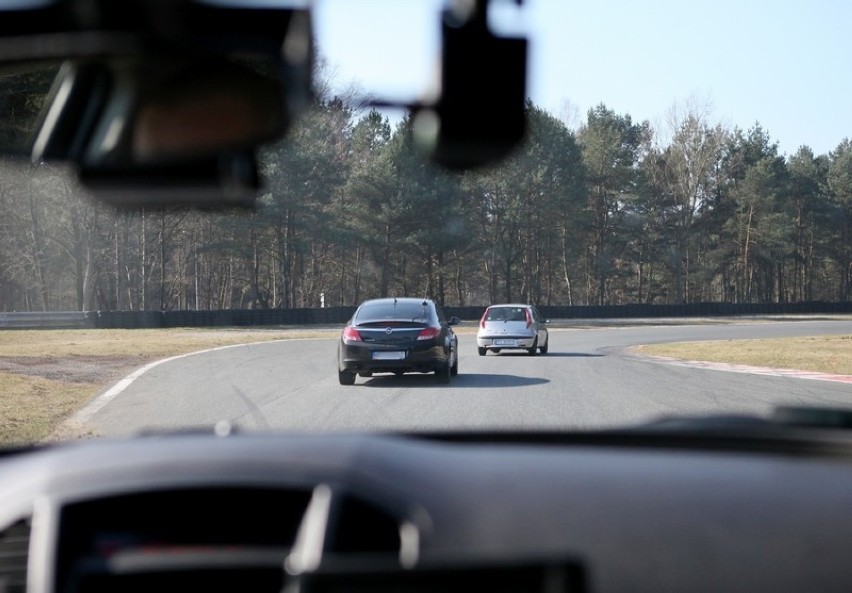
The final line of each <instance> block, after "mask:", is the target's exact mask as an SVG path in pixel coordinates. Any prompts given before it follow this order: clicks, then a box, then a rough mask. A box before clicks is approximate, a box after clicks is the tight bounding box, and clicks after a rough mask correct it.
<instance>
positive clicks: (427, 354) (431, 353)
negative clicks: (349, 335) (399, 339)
mask: <svg viewBox="0 0 852 593" xmlns="http://www.w3.org/2000/svg"><path fill="white" fill-rule="evenodd" d="M395 353H401V354H402V356H401V357H400V358H398V359H384V360H383V359H377V357H381V356H397V355H398V354H395ZM448 362H449V357H448V354H447V353H446V352H445V351H444V348H443V346H438V345H431V346H430V345H424V346H423V347H414V348H411V349H408V350H404V349H400V350H394V349H392V348H386V349H383V350H377V349H376V347H375V346H369V347H368V346H365V345H363V344H358V343H346V342H342V343H341V344H340V350H339V356H338V368H339V370H341V371H350V372H355V373H362V372H371V373H398V372H403V373H431V372H434V371H440V370H443V369H445V368H446V367H447V364H448Z"/></svg>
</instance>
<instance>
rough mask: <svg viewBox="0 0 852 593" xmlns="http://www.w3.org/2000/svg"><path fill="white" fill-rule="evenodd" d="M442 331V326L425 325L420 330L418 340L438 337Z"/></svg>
mask: <svg viewBox="0 0 852 593" xmlns="http://www.w3.org/2000/svg"><path fill="white" fill-rule="evenodd" d="M440 333H441V328H440V327H425V328H423V329H422V330H420V333H419V334H418V335H417V339H418V340H432V339H434V338H437V337H438V335H439V334H440Z"/></svg>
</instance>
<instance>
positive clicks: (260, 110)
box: [0, 0, 313, 206]
mask: <svg viewBox="0 0 852 593" xmlns="http://www.w3.org/2000/svg"><path fill="white" fill-rule="evenodd" d="M13 4H14V7H15V9H4V8H3V7H2V6H0V108H2V109H3V110H4V116H5V117H4V118H3V119H5V120H6V121H4V122H2V124H0V154H2V155H10V154H20V153H21V152H24V151H25V150H27V149H29V151H30V154H31V157H32V159H33V160H34V161H36V162H38V161H61V162H68V163H71V164H74V165H76V166H77V168H78V169H79V170H80V178H81V180H82V182H83V184H84V185H86V186H87V187H89V188H90V189H92V190H94V191H95V192H96V193H100V194H101V195H102V197H104V198H106V199H107V200H110V197H111V195H112V194H116V195H122V196H124V198H122V199H120V200H118V201H119V202H121V203H128V201H127V200H126V198H127V197H128V196H131V195H133V196H136V197H140V198H141V197H144V196H147V198H145V199H144V205H159V204H160V201H161V200H162V203H163V204H172V203H174V201H175V199H174V198H175V197H179V198H180V199H179V200H178V201H180V202H183V203H187V202H190V203H191V202H194V201H195V200H196V199H199V200H202V202H201V203H202V204H203V205H214V202H215V201H217V200H221V199H222V197H223V196H227V198H226V199H224V205H228V206H230V205H233V199H232V198H233V197H234V195H235V194H234V189H238V190H239V191H238V192H237V194H239V195H240V196H241V197H240V200H238V201H243V198H245V193H246V191H250V190H251V189H252V188H253V189H256V188H257V185H258V184H257V171H256V166H255V159H254V155H253V152H254V151H255V150H256V149H257V148H258V147H259V146H260V145H262V144H263V143H266V142H269V141H271V140H273V139H276V138H278V137H280V136H282V135H283V134H284V133H285V131H286V130H287V128H288V126H289V125H290V123H291V122H292V120H293V119H294V117H295V115H296V114H297V113H298V111H300V110H301V109H302V108H303V107H304V106H306V105H307V104H308V103H309V102H310V99H311V95H312V93H311V88H312V87H311V75H312V67H313V47H312V33H311V21H310V15H309V11H308V8H307V4H306V2H295V0H292V1H287V0H281V1H278V2H275V3H270V2H251V3H246V2H240V1H238V0H215V1H212V0H169V1H168V2H166V3H164V2H162V1H159V0H136V1H134V2H132V3H131V2H128V3H126V4H123V5H122V8H121V10H116V7H115V2H114V1H113V0H56V1H55V2H44V1H40V0H32V1H27V0H22V1H21V2H19V3H13ZM25 84H26V85H28V86H27V87H26V88H27V90H26V92H25V93H22V91H21V89H22V88H23V87H24V85H25ZM9 114H14V115H15V117H9ZM169 187H172V188H173V190H174V191H173V192H170V191H169V189H168V188H169ZM187 188H195V189H193V190H192V191H187ZM204 188H206V190H213V191H202V190H203V189H204ZM215 190H219V191H215ZM217 196H218V197H217ZM133 201H134V200H130V202H133Z"/></svg>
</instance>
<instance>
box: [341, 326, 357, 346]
mask: <svg viewBox="0 0 852 593" xmlns="http://www.w3.org/2000/svg"><path fill="white" fill-rule="evenodd" d="M343 339H344V340H346V341H347V342H360V341H361V334H359V333H358V330H357V329H355V328H354V327H351V326H348V325H347V326H346V327H344V328H343Z"/></svg>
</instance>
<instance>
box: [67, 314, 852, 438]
mask: <svg viewBox="0 0 852 593" xmlns="http://www.w3.org/2000/svg"><path fill="white" fill-rule="evenodd" d="M465 325H466V326H473V325H474V323H473V322H471V323H467V324H465ZM826 334H852V320H818V321H781V322H778V321H773V322H737V323H726V324H700V323H694V324H693V323H690V322H686V323H685V324H673V325H652V324H647V325H639V326H634V327H612V326H607V325H603V326H598V327H584V326H582V325H581V324H577V326H575V327H561V328H560V327H554V328H553V329H551V334H550V335H551V345H550V352H549V353H548V354H546V355H538V356H528V355H526V354H524V353H522V352H518V353H514V352H504V353H501V354H499V355H493V354H489V355H487V356H485V357H481V356H478V355H477V352H476V342H475V336H474V334H472V333H467V332H465V333H461V334H460V336H459V347H460V359H459V375H458V377H455V378H453V380H452V382H451V383H450V385H448V386H445V385H439V384H438V383H437V382H436V381H435V379H434V378H433V377H432V376H431V375H414V374H413V375H405V376H402V377H396V376H393V375H377V376H374V377H372V378H362V377H359V378H358V379H357V381H356V383H355V385H354V386H351V387H345V386H341V385H339V384H338V381H337V367H336V347H337V341H336V338H332V339H310V340H291V341H281V342H267V343H263V344H250V345H245V346H238V347H229V348H224V349H218V350H212V351H207V352H202V353H196V354H192V355H188V356H182V357H177V358H175V359H169V360H167V361H161V362H160V363H157V364H154V365H149V367H148V368H145V369H140V370H139V371H137V372H136V373H134V374H133V375H132V376H130V377H128V378H127V379H125V380H124V381H122V382H121V383H119V384H118V385H116V386H113V388H111V389H109V390H106V391H105V392H104V393H102V394H101V395H100V396H98V397H97V398H96V399H95V400H93V401H92V402H91V403H90V404H89V405H88V406H86V407H85V408H84V409H83V410H81V412H80V413H79V414H78V415H77V416H76V417H75V418H74V421H75V422H77V423H78V424H79V425H80V426H81V427H82V428H83V429H84V430H85V432H87V433H88V434H94V435H102V436H112V435H131V434H136V433H139V432H143V431H151V430H154V431H157V430H175V429H185V428H198V427H205V428H212V427H214V426H216V425H217V423H218V424H219V426H220V428H221V427H223V426H225V425H224V424H222V422H223V421H225V422H226V423H230V425H231V426H233V427H236V428H237V429H238V430H243V429H244V430H247V431H249V430H258V429H259V430H275V431H278V430H284V431H317V430H319V431H327V430H335V431H350V430H352V431H354V430H392V431H397V430H402V431H421V430H468V429H521V430H540V429H544V430H576V429H595V428H606V427H615V426H624V425H630V424H635V423H637V422H643V421H648V420H652V419H656V418H659V417H662V416H671V415H698V414H717V413H757V414H766V413H768V412H769V411H771V410H772V408H773V407H774V406H776V405H818V406H831V405H841V406H848V405H850V404H852V383H848V382H847V383H843V382H832V381H818V380H806V379H801V378H798V377H790V376H772V375H761V374H753V373H734V372H726V371H723V370H717V369H706V368H696V367H692V366H683V365H674V364H667V363H665V362H661V361H656V360H651V359H647V358H642V357H637V356H635V355H634V354H631V353H630V352H629V351H627V350H626V348H628V347H630V346H632V345H636V344H649V343H656V342H679V341H688V340H712V339H739V338H763V337H766V338H770V337H781V336H796V335H798V336H805V335H826Z"/></svg>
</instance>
